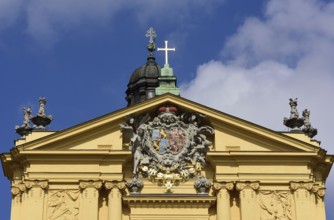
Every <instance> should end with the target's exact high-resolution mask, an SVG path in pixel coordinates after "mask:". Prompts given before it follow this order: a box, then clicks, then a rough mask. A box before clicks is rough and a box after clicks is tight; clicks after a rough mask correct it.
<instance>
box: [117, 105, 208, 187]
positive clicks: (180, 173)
mask: <svg viewBox="0 0 334 220" xmlns="http://www.w3.org/2000/svg"><path fill="white" fill-rule="evenodd" d="M204 118H205V116H204V115H201V114H200V113H181V114H180V113H178V109H177V108H176V107H174V106H163V107H160V108H159V113H158V115H157V116H156V117H154V118H153V119H151V116H150V115H148V114H146V115H141V116H137V117H134V116H129V119H128V121H127V123H125V124H121V128H122V131H123V135H126V134H129V133H130V137H131V138H130V142H129V143H127V144H126V145H127V146H129V149H130V150H132V156H133V158H132V159H133V160H132V163H133V178H134V179H137V178H138V176H139V175H141V176H142V177H147V178H149V179H150V180H151V181H153V182H157V183H158V184H160V185H164V186H165V187H166V189H167V191H170V190H171V187H172V186H173V185H177V184H178V183H180V182H182V181H186V180H188V179H189V178H193V177H195V176H197V175H199V174H200V171H201V169H202V167H203V166H205V165H206V161H205V157H206V154H207V151H208V150H209V146H210V145H211V144H212V143H211V141H209V140H208V139H207V136H206V135H212V134H213V133H214V129H213V128H212V127H210V126H208V125H202V120H203V119H204Z"/></svg>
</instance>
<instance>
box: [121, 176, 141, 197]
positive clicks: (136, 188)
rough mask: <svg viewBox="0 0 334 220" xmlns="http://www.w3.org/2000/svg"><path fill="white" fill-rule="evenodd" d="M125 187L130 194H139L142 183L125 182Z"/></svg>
mask: <svg viewBox="0 0 334 220" xmlns="http://www.w3.org/2000/svg"><path fill="white" fill-rule="evenodd" d="M125 186H126V188H128V190H129V192H130V194H140V191H141V190H142V188H143V186H144V183H143V181H140V180H138V179H132V180H130V181H126V183H125Z"/></svg>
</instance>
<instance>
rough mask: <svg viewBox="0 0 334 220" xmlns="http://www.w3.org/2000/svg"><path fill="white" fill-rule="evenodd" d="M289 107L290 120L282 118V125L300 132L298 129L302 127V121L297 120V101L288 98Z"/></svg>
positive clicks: (300, 119)
mask: <svg viewBox="0 0 334 220" xmlns="http://www.w3.org/2000/svg"><path fill="white" fill-rule="evenodd" d="M289 100H290V102H289V105H290V107H291V110H290V118H287V117H284V119H283V124H284V125H285V126H287V127H289V128H291V129H292V130H300V127H301V126H303V124H304V120H303V119H302V118H299V113H298V110H297V101H298V99H297V98H295V99H293V98H290V99H289Z"/></svg>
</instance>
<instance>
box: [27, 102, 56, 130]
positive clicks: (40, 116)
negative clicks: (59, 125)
mask: <svg viewBox="0 0 334 220" xmlns="http://www.w3.org/2000/svg"><path fill="white" fill-rule="evenodd" d="M38 102H39V110H38V113H37V115H36V116H34V117H32V118H31V121H32V123H34V125H35V126H34V130H46V126H47V125H49V124H50V123H51V121H52V120H53V116H52V115H46V113H45V105H46V98H44V97H40V98H39V99H38Z"/></svg>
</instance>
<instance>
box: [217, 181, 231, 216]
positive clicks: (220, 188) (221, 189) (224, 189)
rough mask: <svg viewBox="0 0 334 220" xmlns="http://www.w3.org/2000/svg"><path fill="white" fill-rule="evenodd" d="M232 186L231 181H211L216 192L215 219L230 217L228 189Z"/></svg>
mask: <svg viewBox="0 0 334 220" xmlns="http://www.w3.org/2000/svg"><path fill="white" fill-rule="evenodd" d="M233 188H234V184H233V182H215V183H213V189H214V190H215V191H216V193H217V220H230V219H231V205H230V191H231V190H233Z"/></svg>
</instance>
